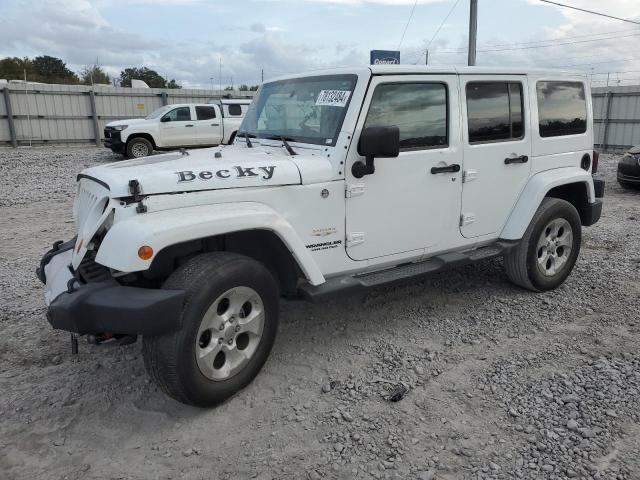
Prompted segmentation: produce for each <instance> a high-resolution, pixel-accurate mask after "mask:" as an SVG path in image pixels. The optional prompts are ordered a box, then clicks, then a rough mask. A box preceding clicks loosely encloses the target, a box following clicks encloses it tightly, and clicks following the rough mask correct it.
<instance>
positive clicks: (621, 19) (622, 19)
mask: <svg viewBox="0 0 640 480" xmlns="http://www.w3.org/2000/svg"><path fill="white" fill-rule="evenodd" d="M540 1H541V2H544V3H551V4H553V5H558V6H559V7H564V8H571V9H573V10H579V11H581V12H586V13H591V14H592V15H599V16H601V17H607V18H613V19H614V20H620V21H622V22H628V23H635V24H636V25H640V22H636V21H634V20H629V19H628V18H621V17H614V16H613V15H607V14H606V13H600V12H594V11H593V10H587V9H586V8H578V7H574V6H571V5H565V4H564V3H558V2H552V1H551V0H540Z"/></svg>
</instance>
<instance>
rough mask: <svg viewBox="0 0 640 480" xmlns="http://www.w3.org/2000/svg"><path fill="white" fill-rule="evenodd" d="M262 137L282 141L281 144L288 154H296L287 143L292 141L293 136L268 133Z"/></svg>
mask: <svg viewBox="0 0 640 480" xmlns="http://www.w3.org/2000/svg"><path fill="white" fill-rule="evenodd" d="M264 138H266V139H267V140H280V141H281V142H282V146H283V147H284V148H285V149H286V150H287V153H289V155H291V156H293V155H297V153H296V152H295V151H294V150H293V148H291V145H289V142H293V141H294V139H293V138H291V137H285V136H283V135H270V136H268V137H264Z"/></svg>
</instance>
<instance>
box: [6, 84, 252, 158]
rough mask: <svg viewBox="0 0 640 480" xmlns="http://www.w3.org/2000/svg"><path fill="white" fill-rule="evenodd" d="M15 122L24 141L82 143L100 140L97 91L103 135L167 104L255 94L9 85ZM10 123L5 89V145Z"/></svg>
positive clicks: (19, 140)
mask: <svg viewBox="0 0 640 480" xmlns="http://www.w3.org/2000/svg"><path fill="white" fill-rule="evenodd" d="M4 86H7V87H8V88H9V91H10V97H11V105H12V107H13V115H14V124H15V129H16V136H17V139H18V143H19V145H29V144H31V143H34V144H37V143H46V142H51V143H69V142H73V143H78V142H93V141H95V133H94V130H93V120H92V109H91V97H90V94H89V92H90V91H91V90H92V89H93V91H94V92H95V104H96V114H97V117H98V127H99V134H100V137H101V138H102V131H103V129H104V125H105V124H106V123H108V122H111V121H113V120H117V119H126V118H135V117H145V116H147V115H149V114H150V113H151V112H153V111H154V110H155V109H157V108H159V107H161V106H162V105H163V98H162V94H163V92H166V94H167V103H170V104H171V103H194V102H209V101H211V100H213V99H216V98H220V96H221V95H220V94H223V95H227V94H231V96H233V97H249V98H250V97H253V95H254V92H238V91H234V92H228V91H225V92H220V91H218V90H182V89H180V90H163V89H160V88H121V87H106V86H94V87H90V86H84V85H48V84H32V83H30V84H20V83H9V84H8V85H2V86H1V87H0V88H3V87H4ZM10 142H11V138H10V131H9V121H8V118H7V111H6V107H5V105H4V97H3V95H2V91H1V90H0V145H2V144H10Z"/></svg>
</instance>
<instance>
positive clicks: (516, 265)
mask: <svg viewBox="0 0 640 480" xmlns="http://www.w3.org/2000/svg"><path fill="white" fill-rule="evenodd" d="M581 242H582V226H581V224H580V215H579V214H578V211H577V210H576V208H575V207H574V206H573V205H572V204H570V203H569V202H567V201H565V200H561V199H558V198H545V199H544V200H543V201H542V203H541V204H540V207H539V208H538V211H537V212H536V213H535V215H534V216H533V218H532V219H531V223H530V224H529V227H528V228H527V231H526V232H525V234H524V236H523V237H522V240H521V241H520V243H519V244H518V246H517V247H516V248H514V249H513V250H512V251H511V252H509V253H508V254H507V255H506V256H505V262H504V263H505V269H506V272H507V276H508V277H509V279H511V281H512V282H513V283H515V284H517V285H520V286H521V287H524V288H527V289H529V290H534V291H538V292H540V291H545V290H552V289H554V288H557V287H558V286H559V285H561V284H562V283H563V282H564V281H565V280H566V279H567V277H568V276H569V274H570V273H571V270H573V266H574V265H575V263H576V260H577V259H578V254H579V253H580V244H581Z"/></svg>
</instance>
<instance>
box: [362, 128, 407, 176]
mask: <svg viewBox="0 0 640 480" xmlns="http://www.w3.org/2000/svg"><path fill="white" fill-rule="evenodd" d="M358 153H359V154H360V155H362V156H364V157H365V163H363V162H356V163H354V164H353V167H352V168H351V173H352V174H353V176H354V177H356V178H362V177H364V176H365V175H371V174H372V173H374V172H375V171H376V169H375V166H374V165H373V159H374V158H376V157H378V158H393V157H397V156H398V155H399V154H400V129H399V128H398V127H397V126H395V125H393V126H390V127H367V128H365V129H364V130H362V133H361V134H360V141H359V142H358Z"/></svg>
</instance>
